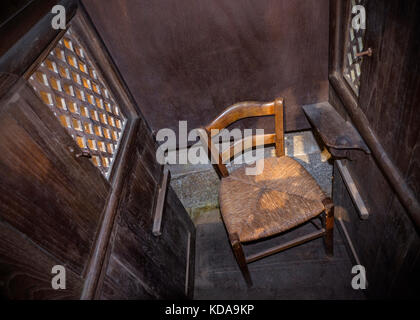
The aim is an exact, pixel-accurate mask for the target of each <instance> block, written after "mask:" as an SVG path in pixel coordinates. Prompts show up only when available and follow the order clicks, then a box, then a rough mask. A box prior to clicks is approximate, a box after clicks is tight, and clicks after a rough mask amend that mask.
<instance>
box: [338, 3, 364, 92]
mask: <svg viewBox="0 0 420 320" xmlns="http://www.w3.org/2000/svg"><path fill="white" fill-rule="evenodd" d="M357 5H364V1H363V0H351V1H350V6H351V7H350V13H351V14H350V19H349V22H348V35H347V36H346V39H347V40H346V44H345V48H344V70H343V75H344V78H345V79H346V80H347V82H348V84H349V85H350V87H351V88H352V89H353V91H354V92H355V94H356V95H359V88H360V76H361V70H362V69H361V67H362V58H360V57H357V56H356V54H357V53H360V52H362V51H363V49H364V48H363V39H364V36H365V31H366V30H365V29H362V28H360V29H359V30H355V29H354V28H353V27H352V20H353V18H354V17H355V16H356V14H357V13H352V8H353V7H354V6H357Z"/></svg>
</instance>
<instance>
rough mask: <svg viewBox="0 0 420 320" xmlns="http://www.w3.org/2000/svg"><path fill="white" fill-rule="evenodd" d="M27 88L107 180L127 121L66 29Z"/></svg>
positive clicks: (77, 43)
mask: <svg viewBox="0 0 420 320" xmlns="http://www.w3.org/2000/svg"><path fill="white" fill-rule="evenodd" d="M29 82H30V84H31V85H32V87H33V88H34V89H35V91H36V92H37V93H38V95H39V96H40V97H41V99H42V100H43V101H44V102H45V104H46V105H48V106H49V108H50V109H51V110H52V111H53V112H54V114H55V115H56V117H57V118H58V120H59V121H60V123H61V124H62V126H63V127H65V128H66V129H67V130H68V132H69V133H70V135H71V136H72V137H73V139H74V140H75V141H76V143H77V144H78V145H79V147H80V148H81V149H82V150H83V151H88V152H89V153H90V154H91V155H92V162H93V164H94V165H95V166H96V167H98V169H99V170H100V171H101V173H102V174H103V175H104V176H105V177H108V175H109V173H110V170H111V167H112V164H113V162H114V159H115V155H116V153H117V150H118V146H119V142H120V140H121V137H122V133H123V130H124V126H125V123H126V118H125V117H124V115H123V114H122V112H121V110H120V108H119V106H118V105H117V104H116V102H115V100H114V98H113V95H112V93H111V92H110V90H109V88H108V86H107V85H106V83H105V81H104V79H103V78H102V77H101V76H100V74H98V72H97V70H95V67H94V65H93V64H92V63H91V60H90V58H89V57H88V55H87V53H86V51H85V50H84V48H83V45H82V43H81V42H80V41H78V39H77V36H76V35H75V34H74V33H73V32H72V31H71V29H69V30H68V31H67V32H66V33H65V35H64V36H63V38H62V39H61V40H60V41H59V42H58V43H57V45H56V47H55V48H54V49H53V50H51V52H50V53H49V54H48V56H47V57H46V58H45V60H44V61H43V62H42V64H41V65H40V66H39V67H38V69H37V70H35V71H34V72H33V74H32V75H31V77H30V79H29Z"/></svg>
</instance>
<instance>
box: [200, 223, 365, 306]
mask: <svg viewBox="0 0 420 320" xmlns="http://www.w3.org/2000/svg"><path fill="white" fill-rule="evenodd" d="M314 229H315V227H314V226H313V225H312V224H311V223H308V224H306V225H304V226H302V227H300V228H298V229H296V230H293V231H291V232H289V233H287V234H284V235H282V236H280V237H277V238H275V239H270V240H268V241H266V242H263V243H258V244H252V245H249V246H246V247H245V251H246V253H247V254H250V253H252V252H253V251H254V250H255V249H258V250H261V249H262V248H268V247H271V246H273V245H276V244H279V243H283V242H285V241H288V240H291V239H293V238H295V237H299V236H301V235H303V234H306V233H310V232H312V231H314ZM334 250H335V252H334V257H333V258H328V257H327V256H326V255H325V251H324V246H323V241H322V238H320V239H317V240H314V241H311V242H309V243H306V244H303V245H301V246H298V247H295V248H291V249H289V250H286V251H284V252H281V253H278V254H276V255H273V256H270V257H268V258H265V259H262V260H259V261H257V262H254V263H252V264H250V265H249V269H250V273H251V277H252V279H253V282H254V286H253V287H252V288H249V289H248V288H247V286H246V284H245V281H244V280H243V278H242V275H241V272H240V270H239V268H238V266H237V264H236V261H235V259H234V257H233V254H232V250H231V247H230V244H229V242H228V238H227V234H226V231H225V228H224V225H223V223H222V222H215V223H204V224H200V225H198V226H197V241H196V271H195V292H194V299H221V300H225V299H226V300H229V299H257V300H258V299H364V298H365V297H364V294H363V292H361V291H357V290H354V289H352V287H351V279H352V277H353V275H352V274H351V268H352V263H351V261H350V259H349V257H348V255H347V251H346V248H345V244H344V242H343V240H342V238H341V236H340V233H339V232H338V230H337V228H336V229H335V239H334Z"/></svg>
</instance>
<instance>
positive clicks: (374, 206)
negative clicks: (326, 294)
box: [330, 0, 420, 298]
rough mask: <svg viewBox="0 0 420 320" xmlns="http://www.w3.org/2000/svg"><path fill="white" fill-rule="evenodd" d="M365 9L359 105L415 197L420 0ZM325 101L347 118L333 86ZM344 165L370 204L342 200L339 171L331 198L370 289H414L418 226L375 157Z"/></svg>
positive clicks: (393, 293)
mask: <svg viewBox="0 0 420 320" xmlns="http://www.w3.org/2000/svg"><path fill="white" fill-rule="evenodd" d="M367 12H368V18H367V23H368V29H367V34H366V40H365V43H366V47H367V46H369V47H371V48H372V49H373V50H374V55H373V57H371V58H368V59H365V60H364V61H363V65H362V79H361V93H360V98H359V100H358V101H359V107H360V108H361V109H362V110H363V112H364V114H365V115H366V117H367V118H368V120H369V124H370V127H371V129H372V130H373V131H374V132H375V134H376V135H377V137H378V139H379V140H380V142H381V144H382V146H383V147H384V148H385V150H386V152H387V154H388V156H389V157H390V158H391V159H392V161H393V163H394V165H395V166H396V167H397V168H398V169H399V170H400V172H401V174H402V175H403V176H404V177H405V179H406V182H407V184H408V185H409V186H410V187H411V189H412V190H413V191H414V193H415V195H416V197H417V199H418V198H419V197H420V162H419V160H420V154H419V150H420V134H419V133H420V113H419V106H420V78H419V76H418V75H419V74H420V60H419V56H418V53H419V52H420V39H419V37H418V34H419V31H420V30H419V26H418V21H419V19H420V3H419V2H418V1H398V0H390V1H375V0H368V1H367ZM330 103H331V104H332V105H333V106H334V107H336V108H337V109H338V110H339V112H340V113H341V114H342V115H344V116H345V117H346V118H347V119H348V120H350V117H349V116H348V115H347V114H346V106H345V104H343V103H342V101H341V100H340V98H339V95H337V92H335V91H334V89H333V88H331V89H330ZM346 165H347V167H348V169H349V171H350V173H351V175H352V177H353V179H354V180H355V183H356V185H357V188H358V189H359V191H360V193H361V195H362V197H363V198H364V201H365V203H366V204H367V206H368V210H369V214H370V216H369V219H368V220H366V221H361V220H359V219H358V217H357V213H356V212H355V211H354V208H353V206H352V203H351V201H350V202H349V201H348V200H346V199H347V192H346V190H345V187H343V185H342V182H341V181H340V178H339V177H338V178H336V179H335V182H334V187H333V194H334V201H335V203H336V207H337V210H338V211H341V213H342V214H344V216H345V217H346V220H345V224H346V226H347V228H348V230H349V234H350V237H351V239H352V241H353V242H354V245H355V247H356V251H357V253H358V254H359V257H360V260H361V262H362V264H364V265H365V267H366V268H367V278H368V282H369V289H368V296H369V297H374V298H378V297H400V298H401V297H414V296H417V297H418V296H419V291H420V290H419V289H420V276H419V275H420V272H419V271H420V237H419V233H418V229H417V230H416V228H415V226H414V224H413V222H412V221H411V220H410V218H409V215H408V214H407V211H406V209H405V208H404V207H403V206H402V205H401V203H400V201H399V199H398V197H397V196H396V194H395V192H394V189H393V186H392V185H391V184H390V183H389V181H387V179H386V178H385V175H384V173H383V172H382V171H381V170H380V169H379V167H378V164H377V162H376V160H375V159H374V158H373V157H368V156H360V157H357V159H356V160H354V161H347V163H346ZM336 172H337V171H336ZM337 174H338V173H336V174H335V175H336V176H337Z"/></svg>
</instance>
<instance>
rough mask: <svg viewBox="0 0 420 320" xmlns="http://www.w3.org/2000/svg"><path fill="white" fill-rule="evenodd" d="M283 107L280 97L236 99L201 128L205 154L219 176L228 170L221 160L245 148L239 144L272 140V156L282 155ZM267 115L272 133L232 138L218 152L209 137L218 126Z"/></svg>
mask: <svg viewBox="0 0 420 320" xmlns="http://www.w3.org/2000/svg"><path fill="white" fill-rule="evenodd" d="M283 109H284V107H283V98H277V99H276V100H274V101H272V102H267V103H262V102H251V101H247V102H239V103H236V104H234V105H232V106H230V107H228V108H227V109H226V110H225V111H223V112H222V113H221V114H220V115H219V116H217V117H216V119H214V120H213V121H212V122H211V123H210V124H209V125H207V126H206V127H204V128H203V129H204V131H205V136H202V139H203V138H204V139H205V140H204V141H207V142H208V151H209V152H208V154H209V157H210V160H211V161H212V163H213V164H214V166H215V169H216V171H217V173H218V174H219V177H221V178H222V177H227V176H229V172H228V170H227V169H226V165H225V164H224V162H225V161H226V160H230V159H231V158H232V157H235V156H236V155H238V154H239V153H241V152H243V151H244V150H245V148H243V146H250V147H257V146H260V145H267V144H275V146H276V156H277V157H281V156H284V128H283V121H284V120H283ZM270 115H273V116H274V120H275V133H274V134H264V135H263V136H256V135H253V136H250V137H245V138H243V139H241V140H240V141H237V142H235V143H234V144H233V145H232V146H230V148H227V149H226V150H224V151H222V152H220V153H219V152H218V149H217V148H216V146H215V145H214V143H213V141H212V139H211V138H212V137H213V136H215V135H217V134H218V131H219V130H222V129H224V128H226V127H228V126H229V125H231V124H232V123H234V122H236V121H238V120H240V119H244V118H250V117H261V116H270ZM215 129H216V130H215Z"/></svg>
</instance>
